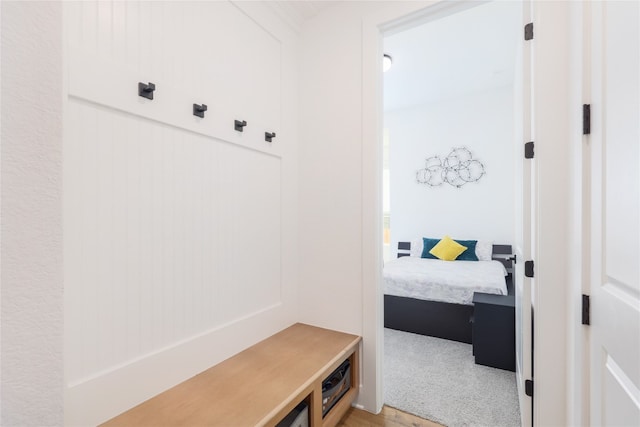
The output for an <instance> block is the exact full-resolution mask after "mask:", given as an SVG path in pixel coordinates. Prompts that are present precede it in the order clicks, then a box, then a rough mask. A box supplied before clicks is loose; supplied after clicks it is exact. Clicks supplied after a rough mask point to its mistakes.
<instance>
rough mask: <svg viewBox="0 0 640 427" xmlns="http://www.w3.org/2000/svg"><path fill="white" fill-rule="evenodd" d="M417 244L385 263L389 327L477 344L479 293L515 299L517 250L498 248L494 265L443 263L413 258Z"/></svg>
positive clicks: (401, 246)
mask: <svg viewBox="0 0 640 427" xmlns="http://www.w3.org/2000/svg"><path fill="white" fill-rule="evenodd" d="M411 244H412V243H411V242H399V243H398V259H396V260H393V261H390V262H387V263H385V268H384V282H385V283H384V286H385V295H384V326H385V327H386V328H391V329H397V330H401V331H406V332H412V333H417V334H421V335H429V336H434V337H438V338H445V339H449V340H454V341H460V342H464V343H469V344H471V341H472V321H473V303H472V300H473V295H474V293H476V292H478V293H489V294H496V295H504V296H505V297H507V296H509V295H513V286H512V284H511V283H512V280H511V277H512V275H511V269H512V261H513V258H512V250H511V246H510V245H492V251H491V260H483V261H440V260H430V259H424V258H420V256H419V255H418V256H409V255H410V254H411ZM414 246H415V242H414ZM414 255H415V254H414Z"/></svg>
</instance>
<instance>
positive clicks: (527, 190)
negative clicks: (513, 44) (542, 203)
mask: <svg viewBox="0 0 640 427" xmlns="http://www.w3.org/2000/svg"><path fill="white" fill-rule="evenodd" d="M529 22H531V3H530V2H523V22H522V26H523V27H524V25H526V24H527V23H529ZM520 46H521V47H520V50H519V52H518V56H521V58H518V61H517V64H518V67H520V69H519V73H518V77H516V81H515V84H514V92H515V93H516V100H515V102H516V105H522V114H521V116H520V117H516V126H515V127H516V135H515V138H514V142H515V144H516V145H517V148H518V149H516V150H515V152H516V156H517V158H516V163H515V164H516V171H517V173H518V175H520V176H521V177H522V179H521V180H520V185H516V215H517V216H518V217H519V218H521V220H519V221H516V224H517V225H516V227H517V228H516V233H515V234H516V238H515V245H514V253H515V255H516V261H517V262H516V264H515V269H514V277H513V280H514V286H515V291H516V378H517V381H518V396H519V401H520V414H521V421H522V426H523V427H527V426H530V425H531V424H532V418H531V414H532V399H531V397H529V396H527V395H526V394H525V381H526V380H528V379H532V377H533V372H532V354H531V336H532V329H531V322H532V319H531V312H532V311H531V289H532V288H531V286H532V281H533V279H532V278H528V277H525V275H524V261H525V260H529V259H532V254H533V253H535V251H534V244H535V239H534V237H535V233H534V231H535V228H534V225H535V221H534V217H533V213H534V206H535V200H534V199H532V195H533V194H534V192H533V191H532V184H533V183H534V182H535V180H534V177H533V175H532V174H533V173H534V170H535V169H534V163H533V162H535V159H525V157H524V151H525V150H524V143H525V142H528V141H533V140H534V139H533V134H532V132H533V128H532V126H531V124H532V111H533V110H532V107H531V101H532V97H531V94H532V83H533V79H532V72H531V70H532V61H531V58H532V55H533V40H528V41H525V40H524V37H523V38H522V39H521V45H520ZM520 64H522V65H520Z"/></svg>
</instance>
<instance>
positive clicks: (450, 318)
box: [384, 242, 513, 344]
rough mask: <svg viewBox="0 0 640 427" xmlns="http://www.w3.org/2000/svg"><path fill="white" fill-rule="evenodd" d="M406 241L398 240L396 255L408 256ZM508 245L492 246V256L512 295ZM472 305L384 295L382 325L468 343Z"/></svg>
mask: <svg viewBox="0 0 640 427" xmlns="http://www.w3.org/2000/svg"><path fill="white" fill-rule="evenodd" d="M410 249H411V243H410V242H398V258H401V257H403V256H409V251H410ZM512 254H513V251H512V248H511V245H493V254H492V258H493V259H494V260H496V261H500V262H501V263H502V264H504V266H505V267H506V268H507V272H508V273H509V274H508V276H507V278H506V280H507V290H508V292H509V295H513V284H512V277H513V273H512V272H513V255H512ZM472 322H473V305H464V304H452V303H447V302H439V301H426V300H419V299H415V298H407V297H398V296H395V295H385V296H384V327H385V328H390V329H397V330H400V331H405V332H412V333H414V334H420V335H429V336H432V337H438V338H444V339H448V340H453V341H460V342H464V343H467V344H471V335H472V332H471V331H472Z"/></svg>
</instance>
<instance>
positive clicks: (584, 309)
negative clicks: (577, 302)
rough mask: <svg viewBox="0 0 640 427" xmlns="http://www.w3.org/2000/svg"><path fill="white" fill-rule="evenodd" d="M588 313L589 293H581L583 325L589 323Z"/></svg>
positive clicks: (589, 306)
mask: <svg viewBox="0 0 640 427" xmlns="http://www.w3.org/2000/svg"><path fill="white" fill-rule="evenodd" d="M590 313H591V301H590V300H589V295H585V294H582V324H583V325H590V324H591V319H590V316H589V315H590Z"/></svg>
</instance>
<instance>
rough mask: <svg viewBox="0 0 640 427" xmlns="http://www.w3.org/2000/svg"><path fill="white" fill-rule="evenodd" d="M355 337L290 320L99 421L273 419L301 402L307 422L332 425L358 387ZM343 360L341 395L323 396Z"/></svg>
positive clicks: (251, 422)
mask: <svg viewBox="0 0 640 427" xmlns="http://www.w3.org/2000/svg"><path fill="white" fill-rule="evenodd" d="M360 340H361V338H360V337H359V336H356V335H350V334H345V333H342V332H337V331H332V330H328V329H322V328H318V327H314V326H309V325H305V324H301V323H296V324H295V325H293V326H290V327H289V328H287V329H284V330H283V331H281V332H278V333H277V334H275V335H273V336H271V337H269V338H267V339H265V340H263V341H260V342H259V343H257V344H255V345H253V346H251V347H249V348H247V349H246V350H244V351H242V352H240V353H238V354H237V355H235V356H233V357H231V358H229V359H227V360H225V361H223V362H221V363H219V364H217V365H215V366H213V367H212V368H210V369H208V370H206V371H203V372H201V373H200V374H198V375H196V376H194V377H193V378H190V379H188V380H186V381H184V382H182V383H180V384H178V385H177V386H175V387H173V388H171V389H169V390H167V391H165V392H163V393H161V394H159V395H157V396H155V397H153V398H151V399H149V400H147V401H145V402H143V403H141V404H140V405H138V406H136V407H134V408H132V409H130V410H128V411H127V412H124V413H122V414H120V415H118V416H117V417H115V418H112V419H111V420H109V421H107V422H106V423H105V424H103V425H104V426H151V425H153V426H160V425H167V426H168V425H171V426H276V425H278V423H280V422H281V421H282V420H283V419H284V418H285V417H286V418H287V419H290V418H291V415H294V414H292V411H294V410H295V409H296V407H297V408H300V407H302V406H304V405H301V403H302V402H304V403H305V404H306V407H307V411H308V415H309V418H308V422H309V423H308V425H309V426H311V427H320V426H323V427H325V426H335V425H336V424H337V423H338V422H339V421H340V419H341V418H342V417H343V416H344V414H345V413H346V412H347V410H348V409H349V408H350V407H351V404H352V402H353V400H354V399H355V397H356V394H357V389H358V384H359V379H358V371H359V366H358V363H359V361H358V347H359V343H360ZM346 361H348V362H346ZM347 365H348V366H349V368H348V369H347V370H344V371H340V373H342V374H344V373H345V372H346V377H347V378H344V380H345V381H343V382H342V383H340V384H338V385H336V389H337V388H338V386H339V387H342V388H343V390H342V392H341V393H340V395H341V397H340V398H339V399H337V398H336V399H335V401H332V399H331V398H329V399H327V392H325V399H323V383H324V385H325V389H326V388H327V385H328V383H329V380H330V378H334V379H335V378H337V377H336V376H335V375H334V376H332V374H335V373H336V372H337V371H339V370H340V369H343V368H344V367H345V366H347ZM345 390H346V392H345ZM336 396H338V394H337V393H336V394H335V395H334V397H336ZM323 405H324V409H323ZM323 412H324V413H325V414H324V416H323ZM287 415H289V417H288V416H287Z"/></svg>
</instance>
